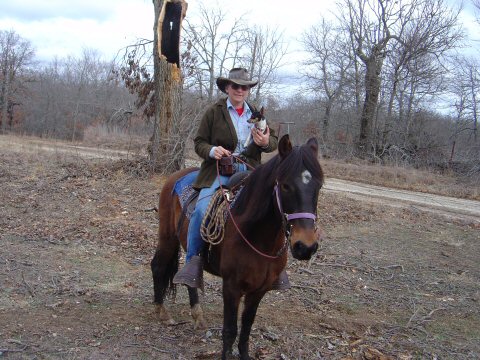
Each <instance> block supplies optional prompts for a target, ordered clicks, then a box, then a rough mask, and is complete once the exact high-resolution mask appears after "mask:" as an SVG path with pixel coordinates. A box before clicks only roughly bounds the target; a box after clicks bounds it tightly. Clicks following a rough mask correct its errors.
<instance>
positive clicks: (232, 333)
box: [222, 281, 241, 360]
mask: <svg viewBox="0 0 480 360" xmlns="http://www.w3.org/2000/svg"><path fill="white" fill-rule="evenodd" d="M240 298H241V294H240V293H239V292H238V291H235V290H234V287H233V286H227V285H225V281H224V283H223V329H222V338H223V350H222V360H226V359H229V358H230V357H231V355H232V347H233V343H234V342H235V339H236V337H237V318H238V305H239V304H240Z"/></svg>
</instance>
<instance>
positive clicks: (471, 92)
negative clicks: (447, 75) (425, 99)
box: [452, 57, 480, 142]
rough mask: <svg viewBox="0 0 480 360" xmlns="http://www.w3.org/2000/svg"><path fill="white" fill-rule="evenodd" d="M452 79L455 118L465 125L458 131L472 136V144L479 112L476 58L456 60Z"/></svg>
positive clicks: (479, 74)
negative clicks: (454, 97) (453, 79)
mask: <svg viewBox="0 0 480 360" xmlns="http://www.w3.org/2000/svg"><path fill="white" fill-rule="evenodd" d="M454 77H455V81H452V90H453V92H454V94H455V95H456V98H457V100H456V110H457V114H458V116H457V118H458V119H460V120H462V121H463V123H464V124H465V125H464V126H463V127H461V128H460V129H459V131H465V132H470V133H471V134H473V139H474V142H477V141H478V118H479V111H480V98H479V93H480V63H479V62H478V60H477V59H476V58H468V57H463V58H456V61H455V69H454ZM460 105H461V106H460Z"/></svg>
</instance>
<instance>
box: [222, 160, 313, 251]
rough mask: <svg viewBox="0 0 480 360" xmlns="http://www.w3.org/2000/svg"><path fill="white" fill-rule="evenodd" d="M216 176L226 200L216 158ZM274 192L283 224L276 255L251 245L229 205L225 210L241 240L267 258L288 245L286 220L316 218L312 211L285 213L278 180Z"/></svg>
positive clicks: (288, 235)
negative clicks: (281, 236) (282, 236)
mask: <svg viewBox="0 0 480 360" xmlns="http://www.w3.org/2000/svg"><path fill="white" fill-rule="evenodd" d="M233 157H234V158H235V159H237V161H240V162H242V163H243V164H245V165H246V166H248V167H249V168H251V169H254V168H253V166H250V165H249V164H247V163H246V162H245V161H243V160H242V159H240V158H239V157H238V156H235V155H233ZM217 178H218V182H219V184H220V190H221V191H222V194H223V197H224V201H227V202H228V198H227V196H226V194H225V191H223V189H224V188H223V187H222V182H221V181H220V170H219V167H218V160H217ZM274 194H275V198H276V199H277V207H278V209H279V211H280V214H282V224H283V232H284V233H285V235H286V236H285V242H284V244H283V246H282V247H281V248H280V250H278V251H277V253H276V255H273V256H272V255H268V254H265V253H264V252H262V251H260V250H258V249H257V248H256V247H255V246H254V245H252V243H250V241H248V239H247V238H246V237H245V235H243V233H242V231H241V230H240V228H239V226H238V225H237V223H236V222H235V219H234V217H233V214H232V212H231V210H230V206H227V210H228V214H229V215H230V219H231V220H232V223H233V225H234V226H235V228H236V229H237V232H238V233H239V234H240V236H241V238H242V239H243V241H245V242H246V243H247V245H248V246H250V248H251V249H252V250H253V251H255V252H256V253H257V254H258V255H260V256H263V257H265V258H267V259H278V258H279V257H280V256H281V255H282V254H283V253H284V252H285V250H287V247H288V242H289V240H290V235H291V231H290V227H289V226H288V222H289V221H290V220H294V219H312V220H313V221H314V222H315V220H316V219H317V216H316V215H315V214H312V213H307V212H298V213H293V214H287V213H284V212H283V207H282V202H281V199H280V192H279V190H278V182H277V183H276V184H275V187H274Z"/></svg>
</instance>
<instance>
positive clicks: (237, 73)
mask: <svg viewBox="0 0 480 360" xmlns="http://www.w3.org/2000/svg"><path fill="white" fill-rule="evenodd" d="M228 83H235V84H238V85H247V86H250V87H251V88H252V87H254V86H255V85H257V83H258V81H252V80H250V76H249V75H248V71H247V69H245V68H233V69H232V70H230V72H229V73H228V78H224V77H222V76H219V77H218V78H217V86H218V88H219V89H220V90H221V91H222V92H224V93H226V91H225V87H226V86H227V84H228Z"/></svg>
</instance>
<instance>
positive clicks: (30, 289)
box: [22, 271, 35, 297]
mask: <svg viewBox="0 0 480 360" xmlns="http://www.w3.org/2000/svg"><path fill="white" fill-rule="evenodd" d="M22 280H23V284H24V285H25V287H26V288H27V290H28V292H29V293H30V296H31V297H35V292H34V291H33V288H32V287H31V286H30V285H29V283H27V280H25V275H24V274H23V271H22Z"/></svg>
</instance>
